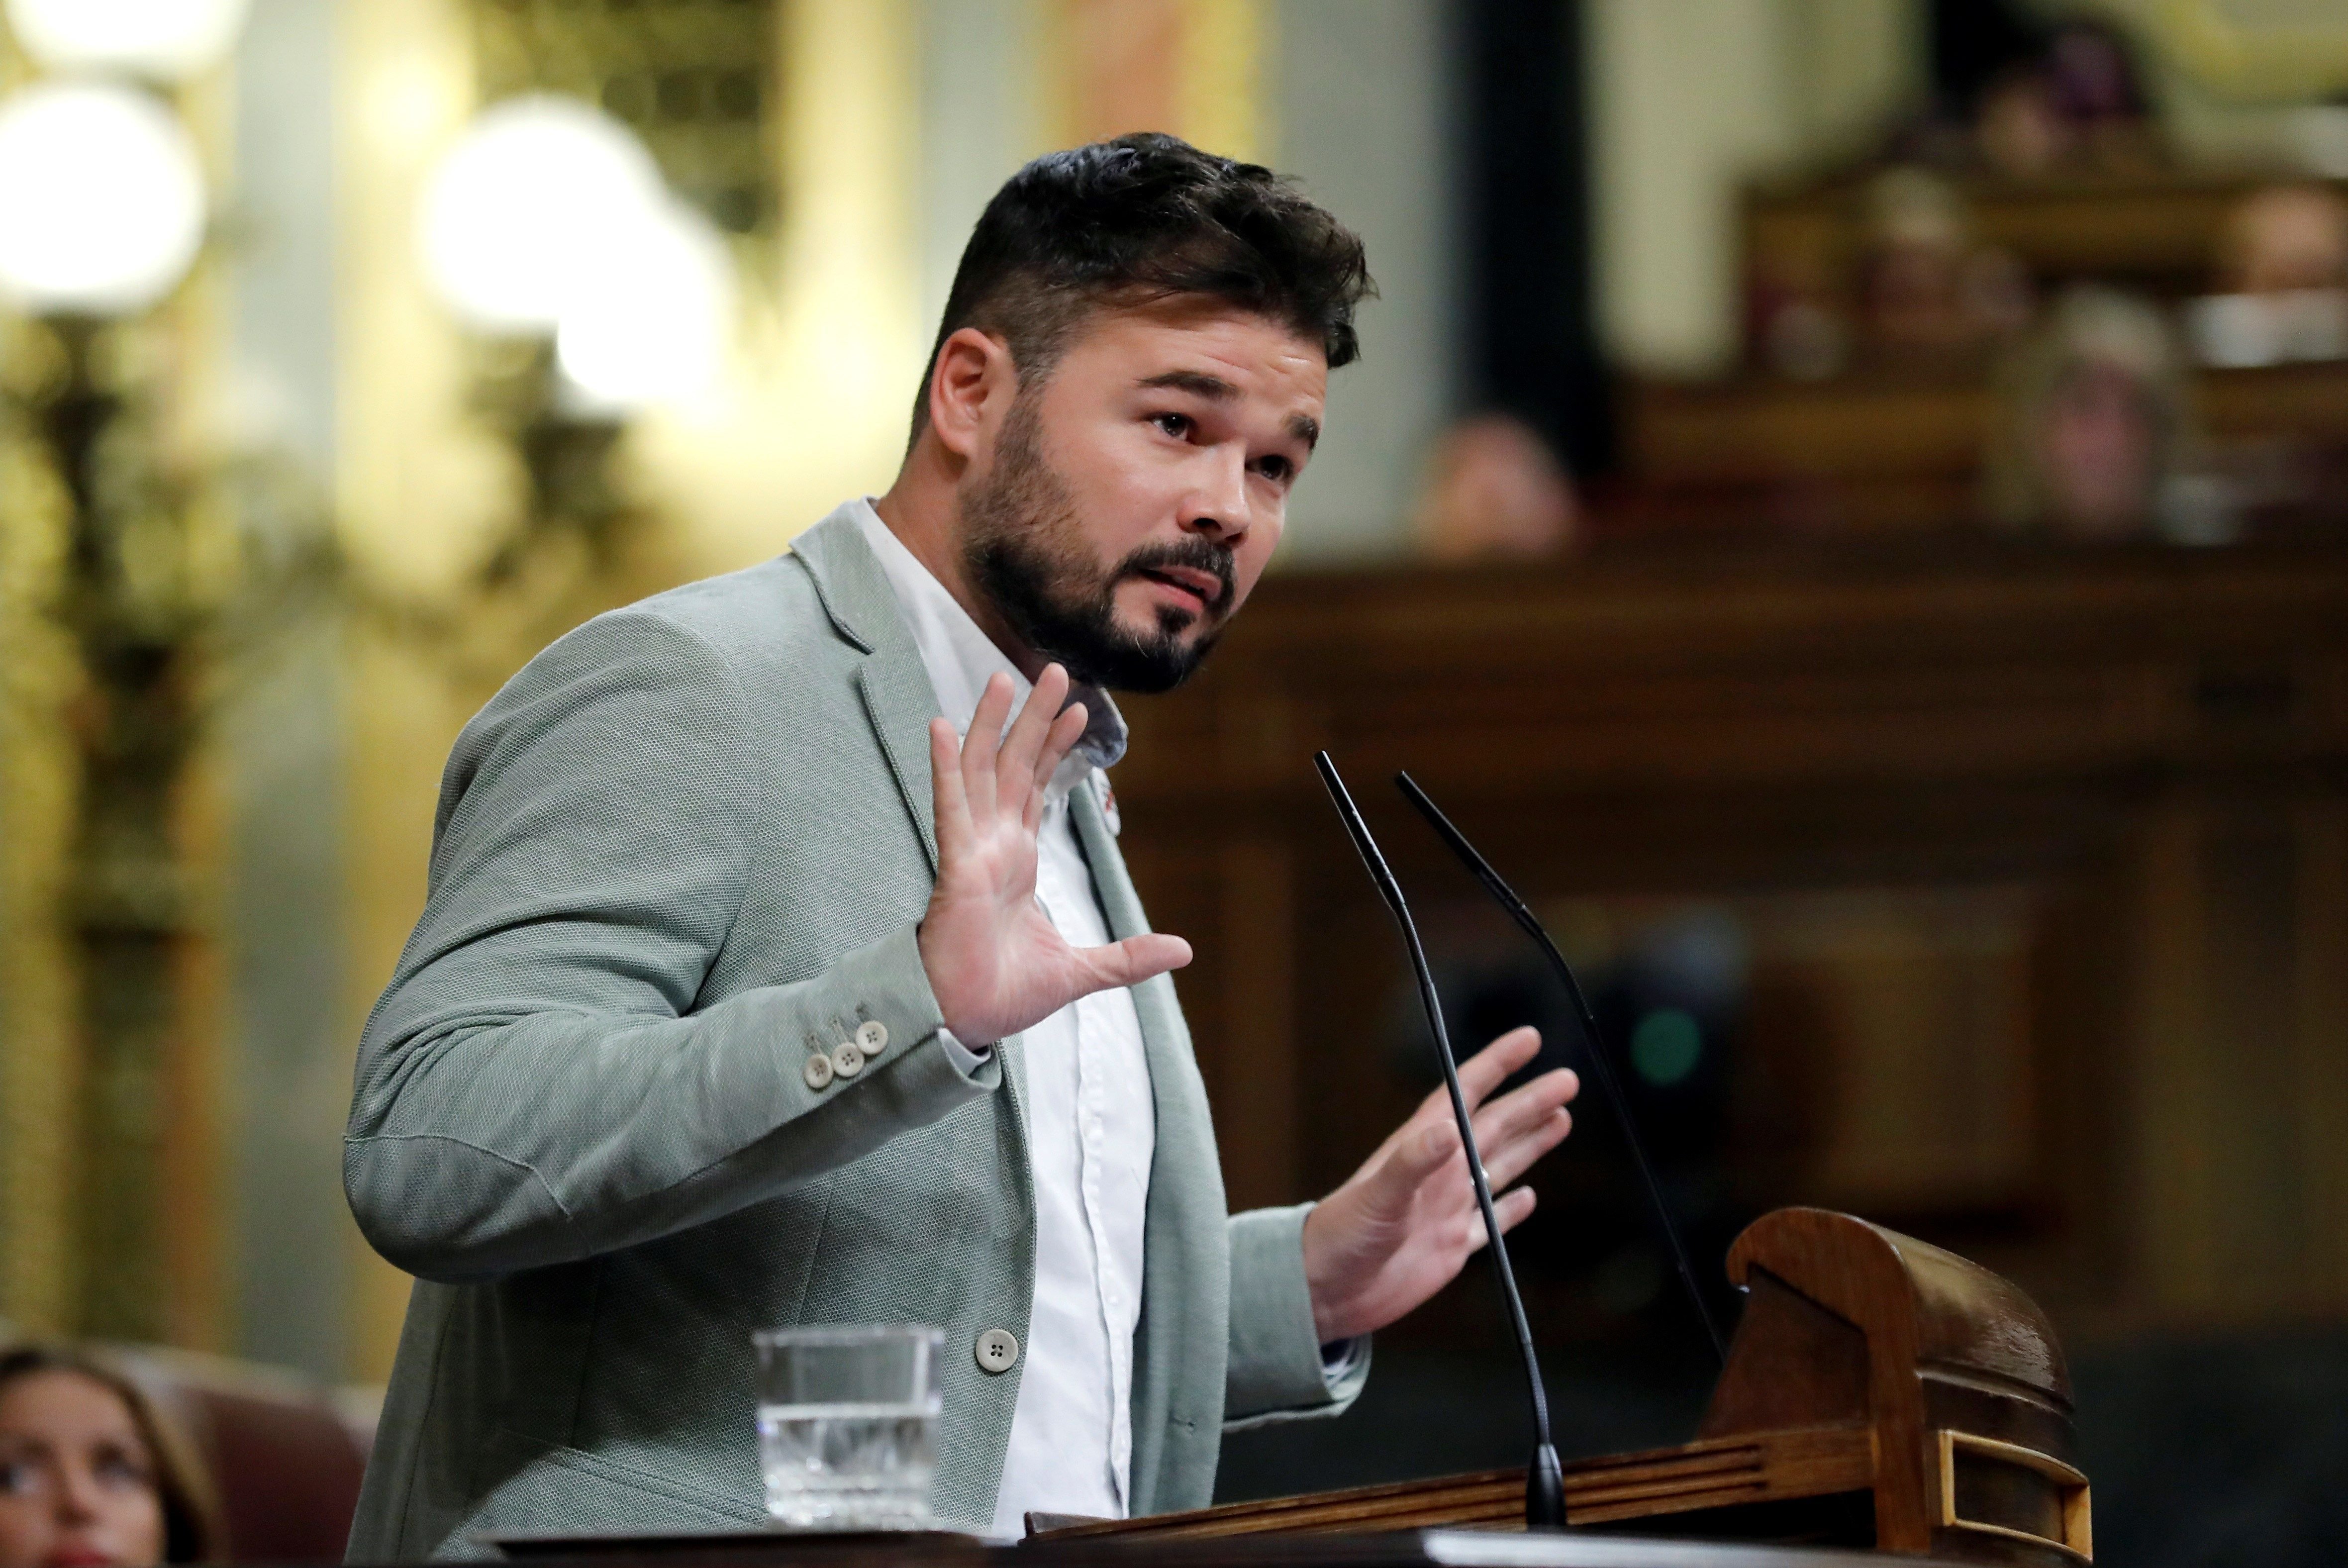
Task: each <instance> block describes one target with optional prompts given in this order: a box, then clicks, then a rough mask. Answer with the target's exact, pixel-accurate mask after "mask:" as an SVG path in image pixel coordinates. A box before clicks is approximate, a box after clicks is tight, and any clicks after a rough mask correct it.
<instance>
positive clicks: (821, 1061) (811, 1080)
mask: <svg viewBox="0 0 2348 1568" xmlns="http://www.w3.org/2000/svg"><path fill="white" fill-rule="evenodd" d="M799 1076H800V1077H801V1078H806V1079H807V1086H808V1088H830V1087H831V1058H830V1057H828V1056H825V1055H824V1054H823V1053H822V1052H821V1051H818V1052H816V1053H815V1055H813V1056H811V1057H808V1059H807V1066H806V1067H805V1068H801V1069H800V1071H799Z"/></svg>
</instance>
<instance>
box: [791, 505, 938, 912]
mask: <svg viewBox="0 0 2348 1568" xmlns="http://www.w3.org/2000/svg"><path fill="white" fill-rule="evenodd" d="M791 551H792V552H793V553H794V554H796V555H797V556H798V558H799V560H800V561H801V562H804V563H805V565H806V566H807V570H808V576H809V577H811V578H813V579H814V581H815V590H816V593H817V596H818V597H819V598H820V599H822V601H823V607H824V612H825V614H829V616H830V617H831V624H832V626H833V628H834V629H835V630H837V631H838V632H839V634H840V635H841V636H842V637H845V638H846V639H847V640H848V641H849V642H850V643H852V644H854V645H856V646H857V647H859V648H860V649H862V650H863V651H864V653H865V654H866V655H867V657H866V658H865V660H864V662H863V663H862V664H860V665H858V666H857V671H856V693H857V696H859V697H860V698H861V699H862V701H863V703H864V716H865V717H866V719H867V720H869V721H870V724H871V726H872V733H873V734H874V736H875V737H877V738H879V740H880V752H881V755H882V756H884V757H886V758H888V759H889V772H890V774H891V777H893V778H894V779H896V781H897V792H898V794H899V795H901V796H902V797H903V798H904V801H905V810H906V811H907V813H908V814H909V815H911V818H912V820H913V827H914V830H916V831H917V832H919V833H920V835H921V839H922V853H924V854H926V855H927V856H928V857H929V861H930V874H931V875H932V876H935V875H936V874H937V870H938V833H937V824H936V822H935V820H933V818H932V809H931V790H930V720H932V718H935V717H937V716H938V711H939V704H938V695H937V691H936V689H935V688H934V687H932V686H931V685H930V673H929V671H928V670H927V669H926V668H925V667H923V665H922V652H921V649H920V648H919V647H917V646H915V645H914V643H913V634H912V633H911V631H909V630H907V629H906V626H905V617H904V614H903V612H902V611H901V610H900V609H899V608H898V607H897V596H896V593H895V591H894V590H892V589H891V587H890V586H889V579H888V576H887V574H886V573H883V572H882V571H881V570H880V562H878V561H876V560H874V559H873V558H872V548H871V546H870V545H868V544H866V543H865V542H864V536H863V535H862V534H861V533H860V532H859V531H858V530H857V526H856V519H855V518H854V517H853V516H852V515H850V512H849V509H848V508H847V507H841V508H839V510H838V511H834V512H833V513H832V514H831V515H830V516H829V517H827V518H825V519H824V520H823V521H821V522H819V523H817V524H816V525H815V526H814V527H813V528H810V529H808V531H806V532H805V533H803V534H801V535H799V537H798V539H797V540H795V541H793V542H792V544H791Z"/></svg>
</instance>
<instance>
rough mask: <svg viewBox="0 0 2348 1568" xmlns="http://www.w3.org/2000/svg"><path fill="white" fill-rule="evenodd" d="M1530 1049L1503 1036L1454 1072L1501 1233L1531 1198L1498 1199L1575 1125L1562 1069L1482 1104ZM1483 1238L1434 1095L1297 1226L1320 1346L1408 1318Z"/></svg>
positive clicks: (1534, 1040)
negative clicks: (1301, 1230) (1301, 1235)
mask: <svg viewBox="0 0 2348 1568" xmlns="http://www.w3.org/2000/svg"><path fill="white" fill-rule="evenodd" d="M1539 1054H1540V1035H1539V1034H1538V1033H1536V1032H1535V1031H1533V1030H1531V1029H1529V1028H1527V1029H1511V1030H1509V1032H1508V1033H1507V1034H1505V1035H1502V1036H1501V1037H1499V1038H1498V1039H1497V1040H1494V1041H1493V1042H1492V1043H1491V1044H1490V1045H1488V1046H1487V1047H1484V1048H1483V1049H1482V1050H1480V1051H1478V1052H1477V1053H1476V1054H1475V1055H1474V1056H1473V1057H1469V1058H1468V1060H1467V1061H1465V1062H1463V1063H1461V1064H1460V1067H1459V1088H1460V1091H1461V1093H1462V1095H1463V1096H1464V1097H1465V1098H1466V1099H1467V1101H1468V1109H1469V1112H1470V1115H1471V1120H1472V1123H1473V1125H1474V1127H1475V1129H1476V1143H1477V1146H1478V1149H1479V1150H1481V1151H1482V1153H1483V1156H1484V1174H1485V1176H1486V1178H1487V1179H1488V1181H1490V1183H1491V1186H1492V1194H1493V1200H1492V1209H1493V1212H1494V1213H1495V1214H1496V1215H1498V1218H1499V1222H1500V1229H1501V1230H1503V1231H1510V1230H1514V1229H1515V1228H1516V1227H1517V1225H1518V1223H1519V1222H1521V1221H1522V1220H1523V1219H1524V1218H1525V1217H1526V1216H1527V1215H1529V1214H1530V1213H1531V1212H1533V1192H1532V1189H1531V1188H1529V1187H1518V1188H1515V1189H1513V1190H1508V1188H1509V1182H1511V1181H1515V1180H1516V1179H1517V1178H1518V1177H1519V1176H1521V1175H1523V1174H1524V1173H1525V1172H1526V1171H1529V1170H1530V1169H1531V1168H1532V1165H1533V1162H1534V1161H1537V1160H1539V1159H1540V1157H1541V1156H1542V1155H1544V1154H1547V1153H1548V1152H1549V1151H1550V1150H1552V1149H1554V1148H1556V1147H1557V1146H1558V1144H1559V1143H1560V1142H1562V1141H1563V1140H1564V1139H1565V1135H1566V1134H1567V1132H1569V1131H1570V1130H1571V1129H1572V1126H1573V1118H1572V1116H1571V1114H1570V1112H1568V1111H1567V1110H1566V1109H1565V1107H1566V1102H1567V1101H1569V1100H1570V1099H1572V1098H1573V1096H1574V1094H1575V1091H1576V1090H1578V1089H1579V1088H1581V1084H1580V1081H1579V1080H1578V1079H1577V1078H1575V1077H1574V1075H1573V1073H1572V1071H1571V1069H1570V1068H1557V1069H1556V1070H1555V1071H1553V1072H1547V1073H1543V1074H1542V1075H1541V1076H1540V1077H1539V1078H1534V1079H1533V1080H1532V1081H1531V1082H1529V1083H1528V1084H1525V1085H1523V1086H1522V1087H1521V1088H1516V1089H1514V1090H1511V1091H1510V1092H1509V1093H1508V1094H1505V1095H1502V1096H1501V1097H1500V1098H1499V1099H1493V1100H1491V1101H1490V1103H1488V1104H1487V1103H1485V1102H1486V1101H1487V1099H1488V1098H1489V1097H1490V1095H1491V1093H1492V1091H1493V1090H1494V1089H1496V1088H1499V1086H1500V1085H1501V1084H1502V1083H1503V1082H1505V1081H1506V1080H1507V1079H1508V1078H1509V1075H1510V1074H1512V1073H1514V1072H1516V1071H1517V1070H1518V1069H1519V1068H1522V1067H1524V1066H1525V1065H1526V1064H1527V1063H1529V1062H1530V1061H1531V1060H1532V1059H1533V1057H1535V1056H1537V1055H1539ZM1486 1240H1487V1237H1486V1236H1485V1233H1484V1216H1483V1213H1482V1212H1481V1210H1480V1209H1479V1208H1478V1205H1477V1202H1476V1189H1475V1186H1474V1185H1473V1183H1471V1182H1470V1181H1468V1156H1467V1152H1466V1150H1464V1149H1462V1148H1461V1146H1460V1142H1459V1129H1458V1125H1457V1120H1456V1119H1455V1118H1454V1117H1453V1115H1452V1112H1451V1101H1450V1098H1449V1096H1448V1095H1447V1093H1446V1091H1444V1090H1443V1089H1440V1088H1438V1089H1437V1090H1436V1091H1435V1092H1434V1093H1432V1094H1430V1095H1428V1096H1427V1097H1426V1099H1424V1100H1423V1101H1421V1102H1420V1104H1419V1107H1418V1109H1417V1110H1416V1112H1415V1113H1413V1115H1412V1116H1411V1118H1410V1119H1409V1120H1407V1121H1406V1122H1404V1123H1403V1124H1402V1126H1400V1127H1399V1128H1396V1129H1395V1131H1394V1133H1393V1134H1392V1135H1391V1136H1390V1137H1388V1138H1387V1139H1386V1140H1385V1142H1384V1143H1382V1144H1380V1145H1379V1146H1378V1150H1377V1152H1375V1154H1372V1155H1371V1156H1370V1157H1369V1159H1367V1160H1365V1161H1363V1162H1362V1168H1361V1169H1360V1170H1359V1171H1355V1172H1354V1174H1353V1176H1352V1177H1351V1178H1349V1179H1348V1180H1347V1181H1346V1182H1345V1184H1344V1186H1342V1187H1340V1188H1338V1189H1337V1190H1336V1191H1334V1192H1332V1193H1331V1194H1329V1196H1328V1197H1326V1198H1324V1199H1323V1200H1322V1201H1321V1202H1320V1203H1319V1204H1318V1205H1317V1206H1315V1207H1314V1209H1313V1212H1312V1213H1311V1214H1309V1215H1307V1216H1306V1217H1305V1222H1304V1278H1305V1283H1306V1284H1307V1286H1308V1287H1309V1288H1310V1290H1311V1293H1312V1297H1313V1326H1314V1328H1315V1329H1316V1330H1317V1331H1318V1333H1319V1334H1320V1336H1321V1341H1322V1343H1323V1344H1324V1345H1326V1344H1334V1342H1336V1341H1337V1340H1340V1339H1347V1338H1351V1337H1352V1336H1354V1335H1357V1334H1367V1333H1369V1332H1371V1331H1372V1330H1373V1329H1378V1328H1383V1327H1385V1326H1386V1325H1387V1324H1389V1323H1392V1322H1393V1321H1394V1320H1395V1319H1396V1318H1398V1317H1400V1316H1402V1315H1404V1314H1405V1313H1407V1312H1409V1311H1411V1310H1412V1309H1413V1308H1414V1307H1416V1306H1417V1305H1419V1304H1420V1303H1422V1302H1424V1301H1425V1300H1426V1298H1427V1297H1429V1296H1431V1295H1434V1294H1435V1293H1436V1292H1437V1291H1438V1290H1441V1289H1442V1288H1443V1287H1444V1286H1445V1285H1447V1284H1450V1283H1451V1281H1452V1280H1453V1279H1454V1278H1455V1277H1457V1274H1458V1273H1459V1271H1460V1269H1461V1268H1462V1267H1463V1266H1464V1265H1465V1264H1467V1262H1468V1258H1469V1257H1471V1256H1473V1255H1474V1254H1475V1253H1476V1252H1477V1250H1478V1249H1479V1248H1480V1247H1482V1246H1483V1245H1484V1243H1485V1241H1486Z"/></svg>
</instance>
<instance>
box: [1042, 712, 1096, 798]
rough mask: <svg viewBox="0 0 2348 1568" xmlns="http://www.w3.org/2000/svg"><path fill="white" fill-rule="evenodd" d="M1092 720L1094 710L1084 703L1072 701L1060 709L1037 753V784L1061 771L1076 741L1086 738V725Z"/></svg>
mask: <svg viewBox="0 0 2348 1568" xmlns="http://www.w3.org/2000/svg"><path fill="white" fill-rule="evenodd" d="M1091 722H1092V710H1091V709H1090V708H1088V707H1086V706H1085V705H1084V704H1083V703H1080V702H1072V703H1070V704H1069V705H1068V706H1067V707H1064V708H1062V709H1061V710H1060V717H1058V718H1057V719H1056V720H1055V721H1054V722H1053V725H1052V731H1051V733H1050V734H1049V735H1047V736H1045V738H1044V744H1043V746H1042V747H1040V748H1038V749H1037V751H1036V754H1035V782H1036V783H1037V784H1045V783H1048V782H1050V780H1051V778H1052V775H1053V774H1055V773H1056V772H1058V771H1059V769H1060V764H1061V762H1063V761H1064V760H1066V758H1067V755H1068V753H1069V752H1070V751H1071V750H1073V749H1074V748H1075V747H1076V742H1077V741H1079V740H1082V739H1083V738H1085V726H1086V725H1087V724H1089V723H1091Z"/></svg>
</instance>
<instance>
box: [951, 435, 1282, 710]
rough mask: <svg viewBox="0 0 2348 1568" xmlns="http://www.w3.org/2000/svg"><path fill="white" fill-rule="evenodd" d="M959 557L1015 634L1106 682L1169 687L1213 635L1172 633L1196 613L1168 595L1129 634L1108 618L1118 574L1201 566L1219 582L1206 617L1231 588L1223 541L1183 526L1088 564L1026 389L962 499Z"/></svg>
mask: <svg viewBox="0 0 2348 1568" xmlns="http://www.w3.org/2000/svg"><path fill="white" fill-rule="evenodd" d="M962 516H963V568H964V570H966V571H967V572H968V573H969V574H970V581H971V582H972V583H973V584H975V585H976V586H977V588H978V590H979V591H980V592H981V593H984V594H985V595H986V596H987V598H988V600H989V601H990V602H991V603H993V604H994V608H995V610H996V612H997V613H998V614H1001V615H1002V616H1003V618H1004V621H1005V622H1006V623H1008V624H1009V625H1010V628H1011V630H1012V632H1013V634H1014V635H1016V636H1017V637H1018V638H1019V640H1020V641H1021V642H1023V643H1025V645H1027V646H1028V647H1030V648H1033V649H1034V650H1035V652H1036V653H1038V654H1041V655H1044V656H1045V658H1048V659H1056V660H1058V661H1059V662H1060V663H1061V664H1062V665H1066V666H1067V671H1068V674H1069V675H1070V676H1072V677H1074V678H1075V679H1076V680H1078V681H1082V682H1086V683H1088V684H1090V685H1093V686H1101V687H1104V688H1106V689H1107V690H1110V691H1129V692H1143V693H1156V692H1163V691H1171V690H1173V689H1174V688H1175V687H1176V686H1180V685H1181V684H1182V683H1183V682H1184V681H1186V680H1188V679H1189V677H1190V674H1191V672H1192V671H1193V670H1196V669H1197V668H1198V667H1199V665H1200V661H1201V660H1203V659H1204V658H1205V657H1206V656H1207V655H1208V653H1209V652H1210V650H1211V649H1212V648H1213V647H1214V645H1215V642H1216V639H1217V638H1218V637H1220V635H1221V629H1220V626H1217V627H1216V628H1215V629H1214V630H1212V631H1210V632H1208V633H1206V634H1203V635H1201V636H1200V637H1199V639H1198V640H1197V641H1195V642H1191V643H1185V642H1183V641H1182V634H1183V633H1185V632H1187V631H1189V629H1190V626H1191V624H1192V623H1193V622H1194V621H1196V620H1198V619H1199V618H1200V617H1199V616H1198V615H1196V614H1193V613H1191V612H1190V611H1188V610H1182V609H1178V608H1176V607H1175V606H1173V605H1170V604H1168V605H1161V606H1159V610H1158V629H1157V632H1156V634H1154V635H1153V634H1136V633H1133V632H1130V631H1128V630H1127V629H1126V628H1125V627H1123V626H1121V625H1119V624H1117V584H1118V583H1122V582H1124V581H1126V580H1127V579H1128V578H1131V577H1138V576H1142V575H1144V574H1146V573H1149V572H1151V571H1154V570H1156V569H1159V568H1161V567H1167V566H1184V567H1189V568H1192V569H1194V570H1196V571H1200V572H1211V573H1214V575H1215V578H1216V581H1217V582H1218V583H1220V584H1221V586H1220V588H1219V589H1218V590H1217V591H1216V593H1215V597H1214V603H1210V604H1209V605H1208V606H1207V608H1206V618H1207V619H1208V621H1209V622H1210V624H1212V623H1216V622H1220V620H1221V619H1222V618H1223V616H1224V615H1225V614H1228V613H1229V611H1230V609H1231V599H1232V596H1233V594H1234V593H1236V591H1237V588H1236V583H1235V582H1234V579H1233V576H1232V568H1231V552H1230V551H1229V550H1228V549H1226V548H1225V547H1223V546H1222V545H1220V544H1217V543H1215V542H1213V541H1211V540H1208V539H1203V538H1200V537H1198V536H1196V535H1193V536H1191V537H1189V538H1187V539H1184V540H1182V541H1180V542H1179V543H1173V544H1153V545H1148V546H1146V547H1145V548H1143V549H1140V550H1137V551H1135V552H1133V553H1132V554H1130V555H1128V556H1127V557H1126V558H1125V559H1124V560H1123V561H1121V562H1117V565H1116V566H1115V567H1114V568H1112V569H1111V570H1110V571H1108V572H1107V573H1100V574H1098V575H1096V573H1095V569H1094V568H1093V566H1092V564H1091V562H1090V560H1089V558H1088V557H1089V552H1087V551H1086V546H1085V538H1084V529H1083V526H1082V524H1081V523H1080V522H1079V521H1077V518H1076V503H1075V502H1074V500H1071V499H1070V497H1069V494H1068V487H1067V483H1066V480H1062V479H1061V477H1060V476H1059V474H1058V473H1057V472H1056V471H1055V470H1054V469H1053V468H1052V466H1051V464H1050V463H1048V462H1046V461H1045V458H1044V452H1043V442H1042V431H1041V428H1040V427H1039V424H1038V421H1037V418H1036V416H1035V400H1034V399H1033V398H1031V397H1028V396H1026V395H1025V394H1022V395H1021V396H1020V397H1019V398H1018V399H1017V400H1016V401H1015V402H1014V404H1013V406H1012V409H1011V413H1010V416H1009V417H1008V418H1006V419H1005V420H1004V425H1003V434H1002V437H1001V438H1000V439H999V440H998V441H997V443H996V446H995V460H994V472H993V473H991V474H989V475H988V476H987V480H986V482H985V483H984V484H983V485H981V486H979V487H978V488H977V489H975V490H973V491H972V492H971V494H970V495H969V496H968V497H967V498H966V499H965V500H963V508H962Z"/></svg>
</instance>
